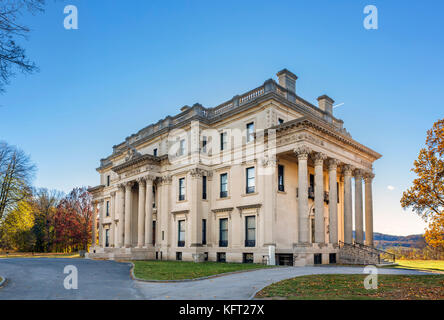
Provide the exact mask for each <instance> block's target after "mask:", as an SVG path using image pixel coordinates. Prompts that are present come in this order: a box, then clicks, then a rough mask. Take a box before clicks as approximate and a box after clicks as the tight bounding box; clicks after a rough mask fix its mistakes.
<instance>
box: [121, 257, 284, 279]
mask: <svg viewBox="0 0 444 320" xmlns="http://www.w3.org/2000/svg"><path fill="white" fill-rule="evenodd" d="M129 263H130V264H131V270H130V276H131V279H133V280H137V281H142V282H150V283H169V282H171V283H175V282H176V283H177V282H191V281H202V280H207V279H213V278H219V277H223V276H228V275H232V274H237V273H246V272H252V271H258V270H265V269H277V268H281V267H282V266H275V267H270V268H257V269H250V270H240V271H231V272H224V273H219V274H214V275H211V276H206V277H200V278H194V279H181V280H146V279H140V278H137V277H136V276H135V275H134V263H132V262H129Z"/></svg>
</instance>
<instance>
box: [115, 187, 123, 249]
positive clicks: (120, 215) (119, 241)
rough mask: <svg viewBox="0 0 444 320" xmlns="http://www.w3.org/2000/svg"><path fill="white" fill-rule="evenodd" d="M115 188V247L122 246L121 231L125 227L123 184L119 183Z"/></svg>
mask: <svg viewBox="0 0 444 320" xmlns="http://www.w3.org/2000/svg"><path fill="white" fill-rule="evenodd" d="M117 187H118V189H117V203H118V204H117V216H118V218H119V223H118V225H117V247H119V248H123V233H124V228H125V185H124V184H119V185H118V186H117Z"/></svg>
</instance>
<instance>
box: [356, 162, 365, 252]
mask: <svg viewBox="0 0 444 320" xmlns="http://www.w3.org/2000/svg"><path fill="white" fill-rule="evenodd" d="M355 242H357V243H360V244H363V243H364V222H363V216H362V172H361V171H360V170H355Z"/></svg>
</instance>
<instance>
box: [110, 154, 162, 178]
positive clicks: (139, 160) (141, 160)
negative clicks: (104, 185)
mask: <svg viewBox="0 0 444 320" xmlns="http://www.w3.org/2000/svg"><path fill="white" fill-rule="evenodd" d="M160 161H161V158H160V157H156V156H153V155H150V154H144V155H141V156H138V157H135V158H133V159H131V160H128V161H126V162H124V163H122V164H119V165H117V166H114V167H112V168H111V170H112V171H114V172H116V173H118V174H120V173H122V172H124V171H125V169H127V168H129V167H132V166H134V165H141V164H153V165H159V164H160Z"/></svg>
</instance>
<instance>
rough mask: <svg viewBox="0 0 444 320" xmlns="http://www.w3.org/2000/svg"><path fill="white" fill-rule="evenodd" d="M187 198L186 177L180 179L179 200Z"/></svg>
mask: <svg viewBox="0 0 444 320" xmlns="http://www.w3.org/2000/svg"><path fill="white" fill-rule="evenodd" d="M182 200H185V178H180V179H179V201H182Z"/></svg>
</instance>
